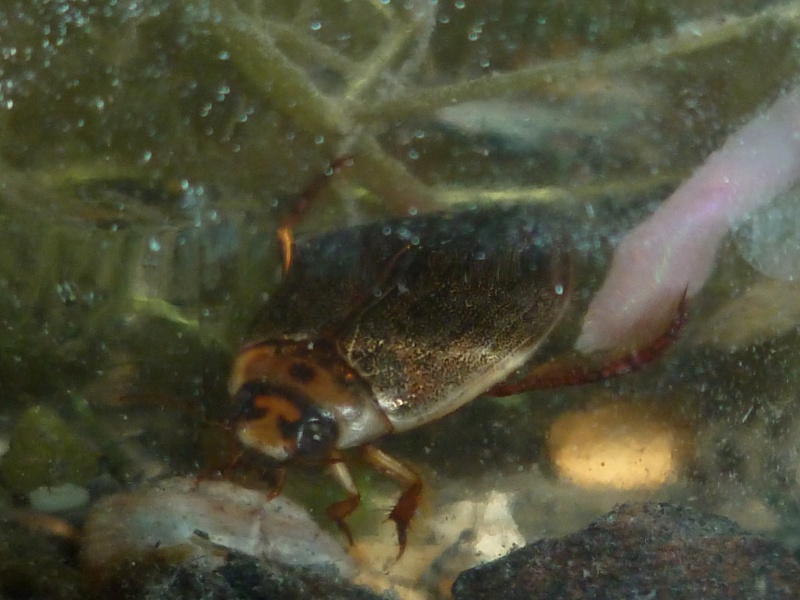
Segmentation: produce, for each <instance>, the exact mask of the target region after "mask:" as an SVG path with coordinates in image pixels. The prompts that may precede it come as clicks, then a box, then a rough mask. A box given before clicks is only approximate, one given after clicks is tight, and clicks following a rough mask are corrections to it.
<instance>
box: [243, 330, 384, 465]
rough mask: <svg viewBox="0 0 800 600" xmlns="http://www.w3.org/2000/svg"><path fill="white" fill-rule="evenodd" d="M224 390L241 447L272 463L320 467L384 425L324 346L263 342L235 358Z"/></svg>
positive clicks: (356, 379)
mask: <svg viewBox="0 0 800 600" xmlns="http://www.w3.org/2000/svg"><path fill="white" fill-rule="evenodd" d="M229 391H230V393H231V395H232V397H233V399H234V407H235V408H234V410H235V414H234V415H233V424H234V427H235V429H236V433H237V435H238V437H239V439H240V440H241V442H242V443H243V444H244V445H246V446H249V447H251V448H253V449H255V450H258V451H260V452H262V453H263V454H266V455H267V456H270V457H272V458H274V459H276V460H278V461H286V460H290V459H292V458H299V459H304V460H308V461H312V462H321V461H325V460H326V459H331V458H332V454H333V453H334V452H335V451H336V450H337V449H340V448H346V447H349V446H354V445H358V444H362V443H364V442H366V441H369V440H371V439H373V438H375V437H378V436H380V435H383V434H384V433H386V432H387V431H388V430H389V429H390V426H389V425H388V422H387V421H386V419H385V418H383V417H382V415H381V414H380V413H379V412H378V410H377V408H376V405H375V403H374V401H373V399H372V395H371V392H370V391H369V388H368V386H367V385H366V384H365V383H364V381H363V380H362V378H361V377H360V376H358V375H357V374H356V373H355V372H354V371H353V369H351V368H350V367H349V366H348V365H347V364H346V363H345V362H344V361H343V360H342V359H341V358H339V356H338V353H337V352H336V351H335V348H333V347H332V346H330V345H326V344H317V345H316V346H315V345H314V344H309V343H307V342H264V343H260V344H256V345H253V346H249V347H247V348H245V349H244V350H243V351H242V352H241V353H240V354H239V356H238V357H237V358H236V360H235V362H234V365H233V371H232V374H231V380H230V383H229Z"/></svg>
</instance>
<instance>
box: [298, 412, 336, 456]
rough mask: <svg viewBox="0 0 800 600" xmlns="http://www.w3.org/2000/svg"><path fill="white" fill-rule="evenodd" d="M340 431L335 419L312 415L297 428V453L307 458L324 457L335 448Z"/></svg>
mask: <svg viewBox="0 0 800 600" xmlns="http://www.w3.org/2000/svg"><path fill="white" fill-rule="evenodd" d="M337 435H338V432H337V428H336V423H335V422H334V420H333V419H331V418H329V417H324V416H321V415H320V416H310V417H307V418H306V419H304V420H303V422H302V423H300V425H299V427H298V428H297V453H298V454H299V455H302V456H304V457H306V458H320V459H322V458H324V457H325V456H327V455H328V454H329V453H330V451H331V450H332V449H333V446H334V444H335V443H336V438H337Z"/></svg>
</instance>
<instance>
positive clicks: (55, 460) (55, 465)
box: [0, 406, 100, 493]
mask: <svg viewBox="0 0 800 600" xmlns="http://www.w3.org/2000/svg"><path fill="white" fill-rule="evenodd" d="M99 458H100V454H99V452H98V451H97V449H96V448H94V447H93V446H92V445H91V444H90V443H89V442H87V441H86V440H85V439H83V438H82V437H81V436H80V435H79V434H78V433H77V432H75V431H74V430H73V429H72V428H70V426H69V425H68V424H67V423H66V422H65V421H64V420H63V419H61V417H59V416H58V415H57V414H56V413H55V411H53V410H51V409H49V408H45V407H42V406H36V407H33V408H31V409H29V410H28V411H27V412H26V413H25V414H23V415H22V417H21V418H20V420H19V421H18V422H17V424H16V426H15V427H14V429H13V431H12V434H11V442H10V446H9V450H8V452H7V453H6V454H5V455H4V456H3V461H2V463H0V474H2V477H3V479H4V481H5V483H6V485H7V486H8V487H9V488H10V489H11V490H12V491H14V492H17V493H27V492H30V491H32V490H34V489H36V488H38V487H42V486H46V485H58V484H61V483H74V484H77V485H85V484H86V483H88V482H89V481H90V480H91V479H92V478H93V477H94V476H95V475H96V474H97V469H98V461H99Z"/></svg>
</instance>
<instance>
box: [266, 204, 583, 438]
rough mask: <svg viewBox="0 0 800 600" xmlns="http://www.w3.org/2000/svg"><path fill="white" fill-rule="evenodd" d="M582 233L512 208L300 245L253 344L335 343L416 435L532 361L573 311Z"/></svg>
mask: <svg viewBox="0 0 800 600" xmlns="http://www.w3.org/2000/svg"><path fill="white" fill-rule="evenodd" d="M578 229H580V228H578ZM575 231H576V226H575V223H574V222H571V221H570V220H569V219H565V217H564V215H563V214H561V213H558V212H557V211H555V210H552V209H548V208H546V207H543V206H518V205H511V206H492V207H489V208H477V209H473V210H466V211H461V212H456V213H435V214H431V215H423V216H419V217H412V218H406V219H395V220H390V221H382V222H380V223H377V224H374V225H363V226H357V227H351V228H347V229H342V230H338V231H334V232H331V233H326V234H322V235H316V236H310V237H305V238H300V239H299V240H298V241H297V248H296V255H295V260H294V262H293V264H292V268H291V269H290V271H289V273H288V275H287V279H286V281H285V282H284V284H283V285H282V286H281V287H280V288H279V290H278V291H277V293H276V294H275V295H274V296H273V298H272V299H271V300H270V302H269V303H268V304H267V305H266V306H265V307H264V309H263V310H262V311H261V313H260V314H259V317H258V319H257V322H256V325H255V327H254V332H255V335H256V337H257V339H261V340H264V339H269V338H271V339H279V338H283V339H310V340H313V339H317V338H319V337H321V336H322V337H326V338H327V339H329V340H332V341H334V342H335V343H336V345H337V348H338V350H339V353H340V355H341V357H342V358H343V359H344V361H345V362H346V363H348V364H349V365H350V366H351V367H352V368H353V369H355V370H356V371H357V372H358V373H359V374H360V375H361V376H362V377H363V378H364V380H365V381H366V382H367V383H368V384H369V386H370V387H371V389H372V391H373V393H374V395H375V399H376V401H377V402H378V403H379V405H380V407H381V409H382V410H383V412H384V414H385V415H386V417H387V418H388V419H389V421H390V422H391V424H392V425H393V427H394V429H395V431H403V430H406V429H410V428H413V427H416V426H418V425H420V424H422V423H426V422H428V421H431V420H433V419H436V418H438V417H440V416H443V415H445V414H447V413H449V412H452V411H453V410H455V409H457V408H459V407H460V406H461V405H463V404H464V403H466V402H468V401H470V400H472V399H473V398H475V397H477V396H479V395H480V394H481V393H482V392H484V391H486V390H487V389H489V388H490V387H492V386H493V385H494V384H496V383H498V382H500V381H503V380H505V379H506V378H508V376H509V375H511V374H512V373H513V372H514V371H515V370H516V369H518V368H520V367H521V366H522V365H524V364H525V363H526V362H527V361H528V360H529V359H530V358H531V355H532V354H533V353H534V352H535V351H536V349H537V347H538V346H539V344H540V342H541V341H542V340H543V339H545V338H546V337H547V335H548V333H549V332H550V331H551V329H552V328H553V327H554V326H555V325H556V323H557V322H558V321H559V319H560V318H561V315H562V314H563V312H564V310H565V307H566V305H567V303H568V300H569V292H570V284H571V281H570V280H571V272H572V267H571V262H572V257H573V254H574V249H575V247H576V245H577V244H576V242H575V239H574V236H575V233H574V232H575Z"/></svg>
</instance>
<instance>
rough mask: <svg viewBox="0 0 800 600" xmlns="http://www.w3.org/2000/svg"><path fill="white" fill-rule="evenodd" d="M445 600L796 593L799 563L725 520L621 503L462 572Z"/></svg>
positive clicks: (683, 510) (799, 593)
mask: <svg viewBox="0 0 800 600" xmlns="http://www.w3.org/2000/svg"><path fill="white" fill-rule="evenodd" d="M453 597H454V600H494V599H500V598H502V599H503V600H515V599H520V600H521V599H525V600H531V599H548V600H549V599H556V598H558V599H569V598H576V599H578V598H580V599H595V598H597V599H600V598H608V599H612V598H613V599H627V598H630V599H634V598H636V599H642V598H648V599H650V598H652V599H657V598H665V599H666V598H668V599H670V600H672V599H681V598H687V599H692V600H695V599H697V598H703V599H704V600H714V599H717V598H719V599H723V598H724V599H726V600H729V599H738V598H741V599H746V600H752V599H756V598H765V599H770V600H774V599H780V598H800V563H798V560H797V557H796V556H795V555H794V554H792V552H790V551H789V550H787V549H786V548H784V547H783V546H781V545H779V544H777V543H775V542H772V541H770V540H767V539H765V538H763V537H760V536H757V535H753V534H750V533H748V532H746V531H743V530H742V529H740V528H739V527H738V526H737V525H736V524H735V523H733V522H732V521H730V520H728V519H725V518H722V517H717V516H713V515H704V514H702V513H699V512H697V511H695V510H693V509H689V508H684V507H678V506H671V505H669V504H654V503H648V504H633V505H622V506H619V507H617V508H616V509H614V510H613V511H612V512H610V513H609V514H607V515H605V516H603V517H601V518H599V519H597V520H595V521H594V522H592V523H591V524H589V525H588V526H587V527H586V528H585V529H583V530H581V531H579V532H577V533H574V534H571V535H568V536H565V537H563V538H559V539H544V540H539V541H538V542H535V543H532V544H529V545H528V546H526V547H525V548H521V549H519V550H516V551H514V552H511V553H510V554H508V555H507V556H505V557H503V558H501V559H498V560H496V561H494V562H491V563H487V564H485V565H481V566H478V567H475V568H473V569H470V570H468V571H465V572H463V573H462V574H461V575H459V577H458V579H457V580H456V582H455V583H454V584H453Z"/></svg>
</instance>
